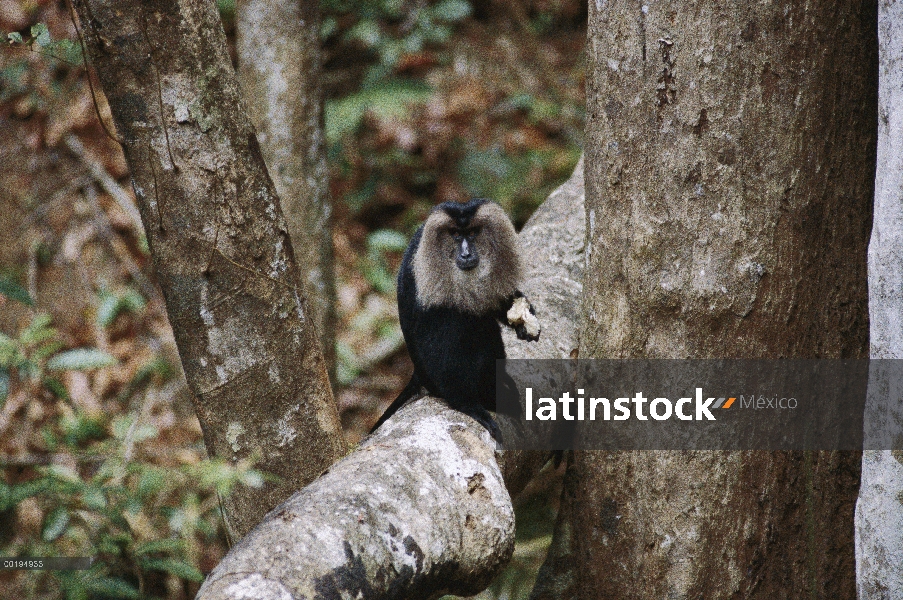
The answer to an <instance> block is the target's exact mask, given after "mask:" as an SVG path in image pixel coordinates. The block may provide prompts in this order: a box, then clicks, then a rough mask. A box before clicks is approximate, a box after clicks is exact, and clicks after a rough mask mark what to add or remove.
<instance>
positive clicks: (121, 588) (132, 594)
mask: <svg viewBox="0 0 903 600" xmlns="http://www.w3.org/2000/svg"><path fill="white" fill-rule="evenodd" d="M83 582H84V586H85V589H86V590H88V591H89V592H94V594H95V597H96V596H103V597H107V598H123V599H125V600H132V599H135V600H137V599H138V598H140V597H141V594H140V593H139V592H138V590H136V589H135V588H134V587H133V586H132V585H131V584H129V583H127V582H125V581H123V580H122V579H115V578H113V577H97V578H91V579H87V578H86V579H84V580H83Z"/></svg>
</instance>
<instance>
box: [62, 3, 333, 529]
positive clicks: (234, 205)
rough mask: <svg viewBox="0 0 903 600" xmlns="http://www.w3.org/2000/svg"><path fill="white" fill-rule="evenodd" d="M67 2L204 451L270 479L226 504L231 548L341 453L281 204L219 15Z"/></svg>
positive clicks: (205, 9)
mask: <svg viewBox="0 0 903 600" xmlns="http://www.w3.org/2000/svg"><path fill="white" fill-rule="evenodd" d="M74 4H75V7H76V10H77V12H78V15H79V20H80V21H81V24H82V27H83V29H84V33H85V40H86V42H87V46H88V54H89V57H90V60H91V62H92V63H93V65H94V66H95V67H96V69H97V72H98V74H99V76H100V81H101V86H102V88H103V91H104V93H105V94H106V96H107V99H108V100H109V103H110V107H111V110H112V113H113V118H114V120H115V123H116V128H117V130H118V133H119V135H120V136H121V138H122V145H123V149H124V150H125V156H126V160H127V161H128V165H129V169H130V171H131V175H132V184H133V187H134V189H135V195H136V198H137V201H138V207H139V210H140V212H141V218H142V221H143V223H144V229H145V231H146V232H147V237H148V242H149V245H150V248H151V254H152V256H153V263H154V270H155V273H156V275H157V279H158V281H159V283H160V287H161V289H162V290H163V294H164V297H165V299H166V308H167V313H168V314H169V318H170V322H171V324H172V328H173V333H174V334H175V339H176V343H177V345H178V348H179V355H180V357H181V360H182V366H183V369H184V372H185V377H186V380H187V382H188V385H189V387H190V389H191V390H192V392H193V396H194V400H195V409H196V411H197V415H198V418H199V420H200V422H201V427H202V428H203V431H204V441H205V442H206V445H207V450H208V452H209V453H210V454H211V455H213V456H219V457H224V458H226V459H229V460H232V461H238V460H242V459H250V458H252V457H257V458H259V461H258V463H257V466H258V467H259V468H260V469H261V470H263V471H265V472H268V473H272V474H275V475H276V476H278V477H279V478H280V481H279V482H277V483H272V482H268V483H266V484H265V485H264V487H263V488H261V489H244V488H243V489H239V490H237V491H236V492H235V493H233V494H232V495H231V496H230V497H229V498H228V499H226V500H225V502H224V505H225V506H224V508H225V513H226V524H227V528H228V530H229V532H230V534H231V535H232V537H233V538H238V537H241V536H242V535H243V534H244V533H245V532H247V531H248V530H250V529H251V527H252V526H253V525H254V524H255V523H257V522H258V521H259V520H260V518H261V517H262V516H263V515H264V514H266V512H267V511H268V510H269V509H271V508H272V507H274V506H275V505H276V504H278V503H279V502H280V501H282V500H284V499H285V498H287V497H288V496H289V495H290V494H291V493H292V492H294V491H295V490H297V489H299V488H301V487H303V486H304V485H306V484H307V483H308V482H310V481H311V480H313V478H314V477H316V475H317V474H319V473H320V472H321V471H322V470H323V469H324V468H326V467H327V466H329V465H330V464H332V463H333V462H334V461H335V460H336V459H337V458H338V457H339V456H341V455H342V453H343V452H344V441H343V438H342V432H341V427H340V423H339V419H338V414H337V411H336V408H335V404H334V402H333V399H332V394H331V391H330V386H329V379H328V376H327V370H326V365H325V362H324V360H323V356H322V354H321V353H320V349H319V344H318V341H317V337H316V332H315V327H314V325H313V322H312V320H311V318H310V314H309V313H310V311H309V310H308V308H307V307H306V305H305V301H304V297H303V293H302V292H301V290H300V285H299V283H300V282H299V276H298V269H297V267H296V263H295V260H294V256H293V253H292V244H291V240H290V239H289V237H288V235H287V233H286V226H285V221H284V219H283V216H282V212H281V210H280V207H279V200H278V197H277V195H276V191H275V188H274V187H273V184H272V182H271V181H270V178H269V176H268V175H267V171H266V167H265V165H264V162H263V159H262V158H261V155H260V149H259V147H258V145H257V140H256V138H255V136H254V129H253V127H251V125H250V123H249V121H248V118H247V115H246V113H245V110H244V108H243V106H242V103H241V100H240V96H239V89H238V83H237V81H236V77H235V73H234V71H233V69H232V65H231V64H230V62H229V57H228V55H227V52H226V40H225V35H224V33H223V29H222V24H221V23H220V19H219V14H218V13H217V10H216V6H215V3H213V2H210V1H208V0H178V1H171V2H155V1H151V0H145V1H141V0H75V2H74Z"/></svg>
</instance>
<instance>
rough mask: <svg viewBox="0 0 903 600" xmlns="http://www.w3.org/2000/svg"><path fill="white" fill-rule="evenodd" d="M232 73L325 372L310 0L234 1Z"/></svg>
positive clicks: (325, 241) (326, 331)
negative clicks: (235, 57)
mask: <svg viewBox="0 0 903 600" xmlns="http://www.w3.org/2000/svg"><path fill="white" fill-rule="evenodd" d="M235 25H236V27H235V28H236V47H237V50H238V75H239V80H240V82H241V86H242V89H243V91H244V98H245V101H246V102H247V105H248V114H249V115H250V117H251V122H252V123H253V124H254V127H255V128H256V130H257V140H258V141H259V142H260V149H261V151H262V153H263V158H264V160H265V161H266V164H267V167H268V168H269V173H270V177H272V179H273V183H274V184H275V185H276V192H277V193H278V194H279V200H280V204H281V206H282V213H283V214H284V215H285V222H286V225H287V226H288V233H289V236H290V237H291V240H292V247H293V248H294V250H295V262H296V264H297V266H298V269H299V272H300V273H301V280H302V283H303V285H304V296H305V298H307V300H308V304H309V306H310V308H311V312H312V313H313V319H314V321H315V322H316V324H317V331H318V332H319V337H320V341H321V345H322V348H323V354H324V356H325V358H326V362H327V364H328V365H330V372H332V370H333V369H334V359H335V276H334V272H333V254H332V229H331V227H330V218H329V215H330V212H331V205H330V202H329V188H328V181H327V179H328V178H327V172H326V156H325V154H324V149H323V98H322V94H321V86H320V72H321V66H320V60H321V58H320V11H319V4H318V2H317V1H316V0H242V1H240V2H238V3H237V4H236V24H235Z"/></svg>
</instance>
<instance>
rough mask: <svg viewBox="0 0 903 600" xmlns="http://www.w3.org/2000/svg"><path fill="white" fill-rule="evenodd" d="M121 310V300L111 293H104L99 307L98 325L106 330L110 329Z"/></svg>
mask: <svg viewBox="0 0 903 600" xmlns="http://www.w3.org/2000/svg"><path fill="white" fill-rule="evenodd" d="M119 308H120V303H119V298H117V297H116V296H115V295H114V294H110V293H109V292H102V293H101V295H100V302H99V303H98V305H97V324H98V325H100V326H101V327H104V328H106V327H109V326H110V324H111V323H112V322H113V321H114V320H115V319H116V315H118V314H119Z"/></svg>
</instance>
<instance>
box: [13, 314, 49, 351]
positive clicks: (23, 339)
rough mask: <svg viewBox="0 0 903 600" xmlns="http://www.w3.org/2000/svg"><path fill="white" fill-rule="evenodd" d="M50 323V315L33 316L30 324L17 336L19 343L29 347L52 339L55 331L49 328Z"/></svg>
mask: <svg viewBox="0 0 903 600" xmlns="http://www.w3.org/2000/svg"><path fill="white" fill-rule="evenodd" d="M50 321H51V317H50V315H46V314H40V315H35V317H34V318H33V319H32V320H31V323H29V324H28V326H27V327H26V328H25V329H24V330H23V331H22V333H21V334H19V342H20V343H21V344H23V345H25V346H30V345H32V344H37V343H39V342H43V341H46V340H49V339H50V338H52V337H54V336H55V335H56V331H55V330H54V329H53V328H52V327H50Z"/></svg>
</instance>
